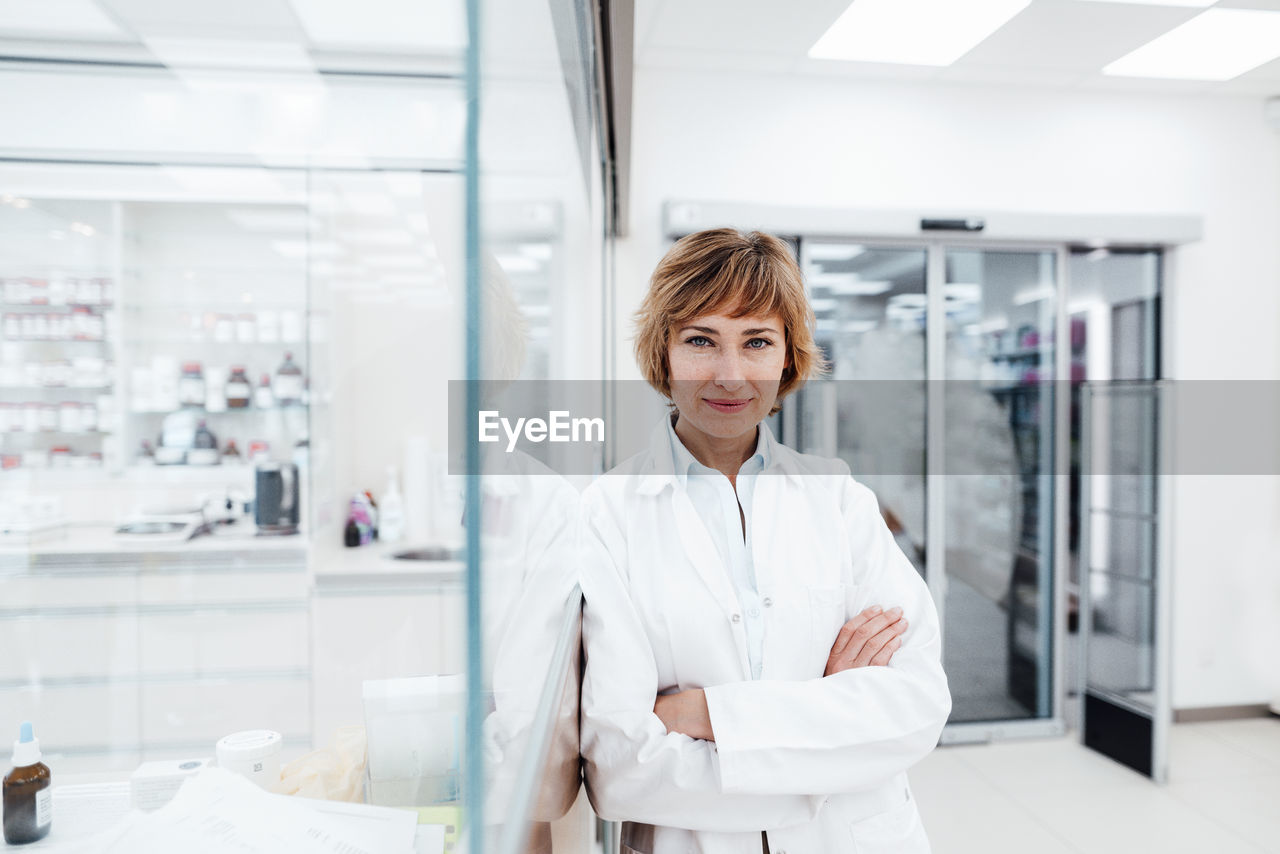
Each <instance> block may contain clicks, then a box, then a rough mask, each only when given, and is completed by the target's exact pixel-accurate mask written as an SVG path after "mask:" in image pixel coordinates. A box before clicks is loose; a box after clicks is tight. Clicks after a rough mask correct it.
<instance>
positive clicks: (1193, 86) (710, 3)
mask: <svg viewBox="0 0 1280 854" xmlns="http://www.w3.org/2000/svg"><path fill="white" fill-rule="evenodd" d="M1215 5H1216V6H1217V7H1221V8H1236V9H1270V10H1275V11H1280V0H1220V2H1218V3H1216V4H1215ZM848 6H849V0H636V65H637V67H640V68H683V69H706V70H727V71H748V70H750V71H763V72H772V73H792V74H809V75H819V76H841V77H855V78H881V79H885V78H887V79H899V80H917V81H920V80H929V81H940V82H956V83H984V84H993V85H1002V86H1010V85H1016V86H1045V87H1052V88H1066V89H1074V88H1079V89H1095V88H1096V89H1110V90H1115V91H1124V90H1134V89H1140V90H1151V91H1166V92H1197V93H1204V94H1221V95H1237V96H1238V95H1280V60H1275V61H1273V62H1269V63H1267V64H1265V65H1263V66H1261V67H1259V68H1255V69H1254V70H1253V71H1250V72H1247V73H1245V74H1243V75H1241V76H1239V77H1237V78H1235V79H1234V80H1228V81H1224V82H1220V83H1208V82H1200V81H1182V80H1155V79H1143V78H1125V77H1110V76H1106V75H1104V74H1102V68H1103V66H1105V65H1106V64H1108V63H1109V62H1111V61H1113V60H1115V59H1119V58H1120V57H1121V56H1124V55H1125V54H1127V53H1129V52H1130V51H1132V50H1134V49H1135V48H1138V47H1140V46H1142V45H1144V44H1146V43H1147V42H1149V41H1151V40H1152V39H1154V38H1156V37H1157V36H1159V35H1162V34H1163V33H1165V32H1168V31H1169V30H1171V29H1173V28H1174V27H1176V26H1177V25H1179V24H1181V23H1183V22H1184V21H1187V20H1190V19H1191V18H1193V17H1195V16H1196V15H1198V14H1200V13H1201V12H1202V11H1203V10H1202V9H1195V8H1187V7H1181V6H1158V5H1145V4H1129V3H1097V2H1087V0H1032V3H1031V5H1029V6H1028V7H1027V8H1026V9H1024V10H1023V11H1022V12H1020V13H1019V14H1018V15H1017V16H1015V17H1014V18H1013V19H1012V20H1010V21H1009V22H1008V23H1007V24H1005V25H1004V26H1003V27H1001V28H1000V29H999V30H997V31H996V32H995V33H993V34H992V35H991V36H990V37H988V38H987V39H986V40H985V41H983V42H982V43H981V44H979V45H978V46H977V47H975V48H974V49H973V50H971V51H969V53H967V54H966V55H965V56H963V57H962V58H961V59H960V60H958V61H957V62H956V63H955V64H953V65H951V66H949V67H946V68H927V67H923V66H910V65H892V64H887V63H873V62H837V61H831V60H816V59H809V58H808V56H807V55H806V54H807V53H808V50H809V48H810V47H812V46H813V44H814V42H816V41H817V40H818V38H819V37H820V36H821V35H822V34H823V33H824V32H825V31H826V30H827V28H828V27H830V26H831V24H832V23H833V22H834V21H835V20H836V18H838V17H839V16H840V14H841V13H842V12H843V11H844V10H845V9H846V8H847V7H848Z"/></svg>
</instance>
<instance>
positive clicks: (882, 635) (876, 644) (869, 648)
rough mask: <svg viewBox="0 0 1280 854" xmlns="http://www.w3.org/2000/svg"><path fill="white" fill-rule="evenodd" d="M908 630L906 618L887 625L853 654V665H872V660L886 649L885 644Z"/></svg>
mask: <svg viewBox="0 0 1280 854" xmlns="http://www.w3.org/2000/svg"><path fill="white" fill-rule="evenodd" d="M906 630H907V621H906V619H905V618H904V619H901V620H898V621H896V622H894V623H892V624H890V625H888V626H886V627H885V628H884V629H882V630H881V631H879V632H877V633H876V634H875V635H873V636H872V637H871V638H870V639H869V640H867V642H866V643H864V644H863V645H862V649H861V650H859V651H858V652H857V653H856V654H854V655H853V656H852V658H853V664H852V666H853V667H866V666H868V665H870V664H871V662H872V660H874V659H875V658H876V656H878V655H879V654H880V653H881V652H883V651H884V648H885V646H887V645H888V644H889V643H890V642H891V641H893V640H895V639H897V638H899V637H901V635H902V633H903V632H905V631H906ZM890 654H892V653H890Z"/></svg>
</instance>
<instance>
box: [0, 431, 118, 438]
mask: <svg viewBox="0 0 1280 854" xmlns="http://www.w3.org/2000/svg"><path fill="white" fill-rule="evenodd" d="M113 432H114V431H112V430H6V431H5V432H3V433H0V438H4V437H7V436H45V437H49V438H63V439H65V438H67V437H68V436H82V437H88V436H110V435H112V433H113Z"/></svg>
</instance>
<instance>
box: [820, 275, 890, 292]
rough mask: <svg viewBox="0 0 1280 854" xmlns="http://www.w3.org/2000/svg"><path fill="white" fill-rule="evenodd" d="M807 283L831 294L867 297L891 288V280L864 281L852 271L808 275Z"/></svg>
mask: <svg viewBox="0 0 1280 854" xmlns="http://www.w3.org/2000/svg"><path fill="white" fill-rule="evenodd" d="M809 284H811V285H813V286H814V287H821V288H826V289H827V292H828V293H830V294H832V295H833V296H853V297H869V296H875V295H876V294H882V293H884V292H885V291H888V290H892V288H893V282H886V281H869V280H868V281H864V280H862V279H859V278H858V277H857V276H855V275H853V274H852V273H818V274H816V275H812V276H810V277H809Z"/></svg>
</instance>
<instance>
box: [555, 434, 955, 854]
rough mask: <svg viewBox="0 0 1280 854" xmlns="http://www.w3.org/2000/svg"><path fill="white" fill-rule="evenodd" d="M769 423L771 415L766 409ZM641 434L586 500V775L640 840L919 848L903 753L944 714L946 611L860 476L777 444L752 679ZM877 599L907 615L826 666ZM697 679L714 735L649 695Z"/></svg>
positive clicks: (645, 852) (722, 601)
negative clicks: (870, 648) (896, 633)
mask: <svg viewBox="0 0 1280 854" xmlns="http://www.w3.org/2000/svg"><path fill="white" fill-rule="evenodd" d="M761 429H768V428H767V427H764V426H763V425H762V427H761ZM671 460H672V454H671V446H670V440H669V438H668V434H667V430H666V429H665V425H662V424H659V425H658V429H656V430H655V431H654V433H653V438H652V440H651V443H650V447H649V449H648V450H647V451H645V452H642V453H640V454H637V455H636V456H635V457H632V458H631V459H630V460H628V461H627V462H625V463H623V464H622V465H620V466H619V467H618V468H617V469H615V470H614V471H613V472H611V473H609V474H606V475H604V476H603V477H601V478H599V479H598V480H597V481H596V482H595V483H594V484H592V486H590V487H589V488H588V489H587V491H586V492H585V493H584V494H583V500H582V526H581V535H582V549H583V553H582V559H583V566H582V570H581V574H582V587H583V593H584V595H585V597H586V607H585V612H584V618H583V620H584V621H583V644H584V647H585V650H586V670H585V672H584V675H583V686H582V753H583V757H584V758H585V761H586V767H585V770H586V782H587V791H588V794H589V795H590V797H591V802H592V804H593V806H594V807H595V809H596V812H597V813H598V814H599V815H600V816H601V817H603V818H606V819H611V820H621V821H625V822H629V823H630V824H629V825H627V826H624V831H623V842H624V846H623V851H624V852H629V851H635V852H641V853H642V854H686V852H689V853H690V854H692V852H698V854H758V852H759V851H760V850H761V842H760V832H761V831H762V830H763V831H767V833H768V841H769V847H770V850H771V852H772V854H826V853H827V852H831V854H835V852H846V851H856V852H859V854H927V852H928V851H929V843H928V839H927V838H926V836H925V833H924V829H923V827H922V826H921V823H920V816H919V812H918V811H917V809H916V804H915V800H914V798H913V797H912V796H911V792H910V787H909V786H908V784H907V777H906V773H905V772H906V769H907V768H909V767H910V766H911V765H913V764H914V763H915V762H917V761H919V760H920V759H921V758H922V757H924V756H925V755H926V754H928V753H929V751H930V750H932V749H933V748H934V746H935V745H936V744H937V741H938V736H939V734H940V733H941V731H942V727H943V724H944V723H945V722H946V719H947V715H948V714H949V713H950V711H951V695H950V692H949V691H948V688H947V679H946V676H945V674H944V673H943V671H942V665H941V639H940V636H939V627H938V618H937V613H936V611H935V609H934V605H933V601H932V599H931V598H930V595H929V591H928V588H927V587H926V586H925V584H924V582H923V581H922V580H921V578H920V576H919V575H918V574H917V573H916V571H915V570H914V569H913V568H912V566H911V564H910V562H909V561H908V560H907V558H906V557H905V556H904V555H903V554H902V552H901V551H900V550H899V549H898V547H897V545H896V544H895V542H894V539H893V536H892V534H890V532H889V530H888V528H887V527H886V526H885V524H884V522H883V520H882V519H881V517H880V514H879V510H878V508H877V505H876V500H875V497H874V496H873V495H872V493H871V492H870V490H868V489H867V488H866V487H864V486H862V485H861V484H859V483H857V482H856V481H854V480H853V478H852V477H850V476H849V469H848V467H847V466H846V465H845V464H844V463H843V462H841V461H839V460H825V459H821V458H818V457H813V456H809V455H804V454H799V453H796V452H795V451H793V450H791V449H789V448H786V447H785V446H782V445H779V444H777V443H776V442H775V443H774V456H773V465H772V466H771V467H770V468H769V469H768V470H766V472H765V473H762V474H761V475H760V476H759V477H758V479H757V482H756V486H755V498H754V510H753V514H752V519H751V525H752V536H753V551H754V559H755V571H756V581H757V587H758V590H759V593H760V596H761V603H762V606H763V608H764V619H765V638H764V662H763V672H762V676H761V678H760V679H759V680H755V681H753V680H751V678H750V667H749V663H748V657H747V647H746V635H745V630H744V628H743V623H742V618H741V615H740V614H738V608H739V605H738V601H737V597H736V595H735V593H734V588H733V584H732V582H731V580H730V578H729V573H728V572H727V570H726V568H725V567H724V566H723V564H722V562H721V560H720V558H719V556H718V554H717V551H716V549H715V546H714V544H713V543H712V540H711V538H710V536H709V535H708V533H707V531H706V528H705V527H703V524H702V521H701V519H700V518H699V516H698V513H697V512H696V511H695V509H694V507H693V505H692V503H691V502H690V500H689V496H688V494H687V493H686V492H685V490H684V489H683V488H682V487H681V486H680V483H679V480H678V479H677V478H676V477H675V476H674V475H673V474H672V472H671V468H672V463H671ZM872 604H879V605H882V606H883V607H885V608H890V607H892V606H894V605H899V606H901V607H902V608H903V610H904V612H905V615H906V617H907V619H908V620H909V622H910V628H909V629H908V630H907V632H906V634H905V635H904V637H903V643H902V646H901V647H900V648H899V649H898V650H897V652H895V653H894V655H893V659H892V661H891V662H890V664H889V666H887V667H863V668H856V669H853V670H847V671H844V672H842V673H839V674H836V675H834V676H830V677H825V678H824V677H823V675H822V674H823V670H824V668H825V666H826V661H827V655H828V653H829V652H830V649H831V645H832V643H833V642H834V640H835V636H836V633H837V632H838V631H839V629H840V627H841V626H842V625H843V624H844V622H845V621H846V620H847V619H848V618H849V617H851V616H853V615H855V614H857V613H859V612H860V611H862V610H863V609H864V608H866V607H867V606H869V605H872ZM690 688H703V689H705V691H706V697H707V704H708V707H709V709H710V713H711V723H712V728H713V730H714V732H715V737H716V740H715V742H714V743H712V742H708V741H702V740H697V739H693V738H690V737H688V736H685V735H682V734H680V733H670V734H668V733H667V732H666V728H665V727H664V726H663V724H662V722H661V720H659V719H658V717H657V716H656V715H655V714H653V704H654V699H655V697H656V695H657V694H659V693H670V692H674V691H683V690H687V689H690Z"/></svg>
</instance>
